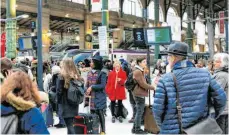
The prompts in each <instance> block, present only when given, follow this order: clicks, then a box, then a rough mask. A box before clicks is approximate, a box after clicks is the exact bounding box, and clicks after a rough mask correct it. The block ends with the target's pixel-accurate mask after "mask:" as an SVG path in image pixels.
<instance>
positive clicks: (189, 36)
mask: <svg viewBox="0 0 229 135" xmlns="http://www.w3.org/2000/svg"><path fill="white" fill-rule="evenodd" d="M188 18H193V17H192V2H191V0H188ZM188 20H190V19H188ZM192 41H193V32H192V22H191V21H189V22H188V30H187V38H186V43H187V44H188V46H189V53H192V51H193V45H192Z"/></svg>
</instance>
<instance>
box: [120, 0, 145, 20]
mask: <svg viewBox="0 0 229 135" xmlns="http://www.w3.org/2000/svg"><path fill="white" fill-rule="evenodd" d="M123 12H124V13H125V14H130V15H135V16H138V17H142V5H141V2H140V0H125V1H124V3H123Z"/></svg>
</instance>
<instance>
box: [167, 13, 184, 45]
mask: <svg viewBox="0 0 229 135" xmlns="http://www.w3.org/2000/svg"><path fill="white" fill-rule="evenodd" d="M167 20H168V21H167V23H168V26H171V31H172V39H173V40H174V41H181V20H180V17H177V16H171V15H169V16H167Z"/></svg>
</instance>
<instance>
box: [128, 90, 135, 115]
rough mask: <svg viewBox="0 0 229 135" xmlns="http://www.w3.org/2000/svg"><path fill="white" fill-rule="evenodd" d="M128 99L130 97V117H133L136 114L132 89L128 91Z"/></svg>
mask: <svg viewBox="0 0 229 135" xmlns="http://www.w3.org/2000/svg"><path fill="white" fill-rule="evenodd" d="M129 99H130V104H131V107H132V111H133V116H132V118H135V115H136V103H135V101H134V96H133V94H132V91H129Z"/></svg>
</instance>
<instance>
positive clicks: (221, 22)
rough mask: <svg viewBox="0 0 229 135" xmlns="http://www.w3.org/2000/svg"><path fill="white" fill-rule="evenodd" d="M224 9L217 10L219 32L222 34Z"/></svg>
mask: <svg viewBox="0 0 229 135" xmlns="http://www.w3.org/2000/svg"><path fill="white" fill-rule="evenodd" d="M222 18H224V11H221V12H219V19H220V20H219V33H220V34H224V19H222Z"/></svg>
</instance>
